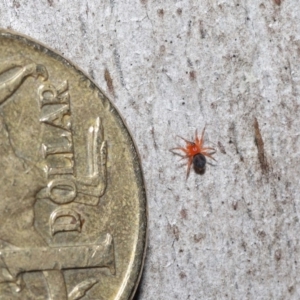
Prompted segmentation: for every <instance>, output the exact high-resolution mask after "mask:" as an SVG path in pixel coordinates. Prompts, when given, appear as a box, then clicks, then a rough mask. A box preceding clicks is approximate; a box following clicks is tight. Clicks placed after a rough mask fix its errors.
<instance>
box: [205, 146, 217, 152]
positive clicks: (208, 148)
mask: <svg viewBox="0 0 300 300" xmlns="http://www.w3.org/2000/svg"><path fill="white" fill-rule="evenodd" d="M202 150H203V151H206V150H213V151H214V153H216V149H215V148H211V147H205V148H202Z"/></svg>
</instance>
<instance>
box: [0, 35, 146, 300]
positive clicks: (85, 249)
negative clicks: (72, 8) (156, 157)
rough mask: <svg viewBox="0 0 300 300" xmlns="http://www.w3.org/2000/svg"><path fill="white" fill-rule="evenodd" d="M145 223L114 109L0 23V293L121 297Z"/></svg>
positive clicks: (125, 295)
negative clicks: (0, 27) (5, 29)
mask: <svg viewBox="0 0 300 300" xmlns="http://www.w3.org/2000/svg"><path fill="white" fill-rule="evenodd" d="M146 229H147V212H146V195H145V187H144V182H143V177H142V171H141V166H140V161H139V156H138V154H137V151H136V148H135V146H134V143H133V141H132V139H131V137H130V135H129V133H128V130H127V128H126V126H125V125H124V122H123V121H122V118H121V117H120V115H119V114H118V112H117V111H116V109H115V108H114V107H113V106H112V104H111V103H110V101H109V100H108V99H107V97H106V96H105V95H103V93H102V92H101V91H100V90H99V88H97V86H96V85H95V84H94V83H93V82H92V81H91V80H90V79H89V78H88V77H87V76H86V75H85V74H83V73H82V72H81V71H80V70H78V68H76V67H75V66H74V65H72V64H71V63H70V62H69V61H67V60H66V59H64V58H63V57H61V56H60V55H58V54H56V53H55V52H53V51H52V50H49V49H48V48H47V47H45V46H42V45H41V44H39V43H37V42H35V41H32V40H31V39H29V38H27V37H24V36H21V35H18V34H15V33H12V32H8V31H4V30H0V299H10V300H11V299H22V300H24V299H35V300H36V299H37V300H43V299H45V300H75V299H82V300H84V299H99V300H104V299H105V300H106V299H131V298H132V297H133V294H134V291H135V289H136V285H137V283H138V280H139V277H140V274H141V269H142V265H143V258H144V253H145V244H146Z"/></svg>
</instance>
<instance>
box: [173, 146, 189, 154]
mask: <svg viewBox="0 0 300 300" xmlns="http://www.w3.org/2000/svg"><path fill="white" fill-rule="evenodd" d="M174 150H181V151H183V152H184V153H185V154H188V152H187V150H186V149H185V148H182V147H175V148H171V149H170V150H169V151H171V152H172V153H173V154H176V155H180V154H178V153H177V152H175V151H174Z"/></svg>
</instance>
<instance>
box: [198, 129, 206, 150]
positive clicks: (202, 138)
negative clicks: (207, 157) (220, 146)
mask: <svg viewBox="0 0 300 300" xmlns="http://www.w3.org/2000/svg"><path fill="white" fill-rule="evenodd" d="M205 128H206V125H205V126H204V128H203V130H202V133H201V139H200V142H199V146H200V147H202V145H203V142H204V132H205Z"/></svg>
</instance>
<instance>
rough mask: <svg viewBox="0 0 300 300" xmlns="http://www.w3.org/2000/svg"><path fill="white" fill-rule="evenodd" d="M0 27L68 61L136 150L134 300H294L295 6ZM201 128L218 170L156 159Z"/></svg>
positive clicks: (6, 9)
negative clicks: (139, 196)
mask: <svg viewBox="0 0 300 300" xmlns="http://www.w3.org/2000/svg"><path fill="white" fill-rule="evenodd" d="M0 26H1V27H3V28H9V29H13V30H16V31H19V32H21V33H23V34H27V35H30V36H31V37H33V38H36V39H38V40H40V41H41V42H43V43H45V44H47V45H48V46H50V47H52V48H54V49H55V50H57V51H59V52H60V53H62V54H63V55H64V56H66V57H67V58H69V59H70V60H72V61H73V62H75V63H76V64H78V65H79V66H80V67H81V68H82V69H83V70H84V71H86V72H87V73H88V74H89V75H90V76H91V77H92V78H93V79H94V80H95V82H96V83H97V84H98V85H99V86H100V87H101V88H102V89H103V90H104V91H105V93H106V94H107V95H108V96H109V97H110V99H111V100H112V102H113V103H114V104H115V106H116V107H117V108H118V109H119V111H120V112H121V114H122V115H123V117H124V119H125V121H126V122H127V124H128V127H129V129H130V130H131V132H132V135H133V137H134V139H135V141H136V144H137V146H138V149H139V151H140V155H141V160H142V165H143V168H144V173H145V181H146V184H147V190H148V201H149V245H148V252H147V259H146V263H145V270H144V273H143V277H142V281H141V285H140V287H139V290H138V294H137V296H136V299H139V300H157V299H159V300H160V299H162V300H173V299H180V300H188V299H189V300H194V299H195V300H196V299H300V287H299V278H300V276H299V275H300V271H299V267H298V265H299V263H300V259H299V257H300V244H299V232H300V224H299V210H300V201H299V200H300V199H299V189H300V188H299V178H300V176H299V175H300V168H299V162H300V158H299V153H300V129H299V123H300V111H299V104H300V6H299V1H298V0H282V1H279V0H276V1H274V0H264V1H263V0H251V1H249V0H241V1H239V0H219V1H217V0H201V1H200V0H199V1H196V0H184V1H180V0H177V1H176V0H164V1H151V0H132V1H124V0H110V1H109V0H107V1H104V0H90V1H87V0H82V1H66V0H51V1H50V0H48V1H46V0H43V1H35V0H26V1H23V0H13V1H12V0H1V1H0ZM205 124H206V135H205V139H206V142H207V144H208V145H211V146H213V147H215V148H216V150H217V153H216V154H215V157H216V159H217V162H216V163H214V164H213V165H208V166H207V168H206V172H205V174H203V175H197V174H195V173H194V172H191V175H190V177H189V179H188V180H187V181H186V180H185V174H186V173H185V172H186V170H185V167H180V166H181V164H182V162H183V161H180V158H179V157H177V156H174V155H172V153H170V152H169V149H170V148H171V147H174V146H176V145H177V144H182V143H183V141H182V140H180V139H179V138H178V137H177V135H180V136H183V137H185V138H189V139H190V138H191V137H192V135H193V134H194V132H195V129H198V130H199V131H201V130H202V128H203V127H204V126H205Z"/></svg>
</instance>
